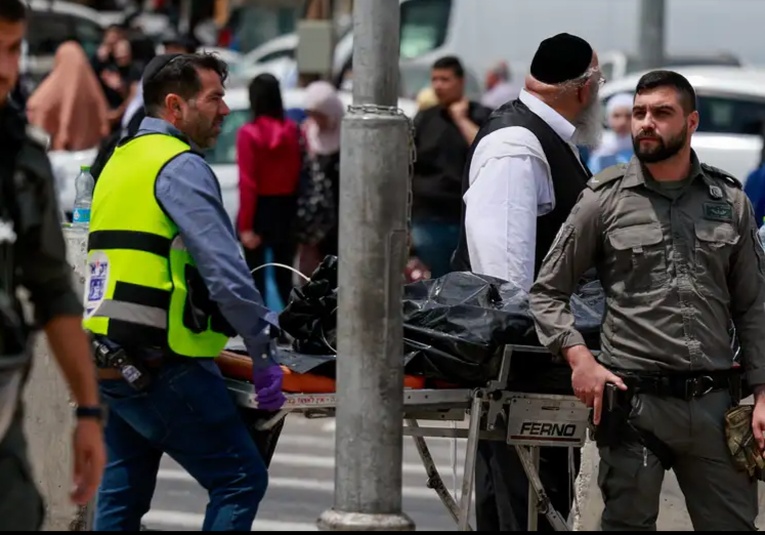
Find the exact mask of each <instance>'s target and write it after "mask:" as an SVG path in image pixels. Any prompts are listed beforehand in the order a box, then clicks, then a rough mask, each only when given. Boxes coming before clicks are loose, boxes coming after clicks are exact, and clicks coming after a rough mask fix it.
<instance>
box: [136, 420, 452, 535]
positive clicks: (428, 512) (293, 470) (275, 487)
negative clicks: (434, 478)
mask: <svg viewBox="0 0 765 535" xmlns="http://www.w3.org/2000/svg"><path fill="white" fill-rule="evenodd" d="M453 443H454V441H452V440H449V439H429V443H428V444H429V447H430V448H431V452H432V454H433V457H434V459H435V462H436V465H437V466H438V468H439V470H440V471H441V473H442V477H443V478H444V482H445V483H446V485H447V487H449V488H450V489H451V488H453V486H452V463H451V462H450V459H451V458H452V447H453V446H452V445H453ZM334 445H335V439H334V419H330V418H326V419H306V418H304V417H302V416H297V415H295V416H289V417H288V420H287V422H286V424H285V426H284V431H283V433H282V436H281V439H280V441H279V445H278V447H277V450H276V453H275V455H274V458H273V461H272V464H271V471H270V474H271V484H270V487H269V490H268V494H267V495H266V498H265V500H264V501H263V503H262V504H261V508H260V513H259V514H258V518H257V520H256V521H255V524H253V531H316V524H315V522H316V519H317V518H318V517H319V515H320V514H321V513H322V512H324V511H325V510H326V509H328V508H330V507H331V506H332V504H333V491H334V465H335V459H334ZM456 448H457V450H456V455H457V459H458V461H459V462H458V465H459V467H458V469H457V474H458V476H459V477H461V474H462V467H461V465H462V462H463V460H464V451H465V441H464V440H461V439H460V440H457V441H456ZM403 471H404V487H403V497H404V502H403V503H404V511H405V512H406V513H407V514H409V515H410V517H411V518H412V519H413V520H414V522H415V524H416V526H417V530H418V531H455V530H456V526H455V524H454V523H453V522H452V520H451V518H450V517H449V515H448V513H447V512H446V509H445V508H444V506H443V505H442V504H441V502H440V500H439V499H438V497H437V496H436V494H435V491H433V490H431V489H428V488H427V487H426V486H425V481H426V478H425V470H424V468H423V467H422V464H421V462H420V459H419V456H418V455H417V451H416V449H415V447H414V442H413V440H412V439H411V438H409V437H404V467H403ZM458 484H459V482H458ZM206 504H207V493H206V492H205V491H204V490H203V489H202V488H201V487H200V486H199V485H198V484H197V483H196V481H194V480H193V479H191V478H190V477H189V476H188V474H186V472H185V471H184V470H183V469H182V468H181V467H180V466H178V465H177V464H176V463H175V462H174V461H172V460H171V459H169V458H165V460H164V461H163V463H162V466H161V469H160V473H159V479H158V483H157V492H156V494H155V497H154V501H153V503H152V510H151V511H150V512H149V514H148V515H147V516H146V517H145V518H144V523H145V525H146V526H147V527H148V528H149V529H160V530H168V531H181V530H183V531H187V530H192V531H194V530H199V529H200V528H201V525H202V520H203V518H204V511H205V506H206Z"/></svg>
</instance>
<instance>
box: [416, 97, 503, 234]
mask: <svg viewBox="0 0 765 535" xmlns="http://www.w3.org/2000/svg"><path fill="white" fill-rule="evenodd" d="M491 111H492V110H490V109H489V108H487V107H485V106H482V105H481V104H478V103H477V102H470V106H469V108H468V117H469V118H470V120H471V121H472V122H473V123H475V124H476V126H478V127H480V126H482V125H483V124H484V123H485V122H486V121H487V120H488V118H489V115H491ZM414 129H415V146H416V147H417V161H416V162H415V165H414V178H413V179H412V193H413V199H412V217H413V218H427V219H438V220H443V221H444V222H447V223H459V222H460V213H461V210H462V171H463V169H464V168H465V164H466V163H467V156H468V151H469V150H470V144H469V143H468V142H467V140H466V139H465V136H463V135H462V132H460V129H459V127H458V126H457V125H456V124H455V123H454V121H453V120H452V119H451V117H450V116H449V112H448V111H447V110H446V109H445V108H443V107H441V106H434V107H432V108H428V109H426V110H424V111H422V112H420V113H418V114H417V116H416V117H415V118H414Z"/></svg>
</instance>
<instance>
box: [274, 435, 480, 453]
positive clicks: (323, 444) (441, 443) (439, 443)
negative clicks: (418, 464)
mask: <svg viewBox="0 0 765 535" xmlns="http://www.w3.org/2000/svg"><path fill="white" fill-rule="evenodd" d="M452 440H453V439H451V438H442V437H428V438H427V445H428V449H429V450H430V452H431V453H432V454H433V455H439V454H443V455H449V453H450V451H451V449H452ZM407 442H408V443H409V444H407ZM412 444H413V443H412V438H411V437H404V447H405V448H407V449H408V448H409V446H410V445H412ZM279 446H298V447H301V446H303V447H305V446H310V447H311V448H314V449H319V448H321V449H328V450H333V451H334V449H335V438H334V437H322V436H316V435H303V434H300V435H295V434H286V433H285V434H282V435H281V436H280V437H279V441H278V443H277V449H278V448H279ZM466 446H467V445H466V444H465V441H464V440H459V439H458V440H457V452H458V453H459V454H460V455H461V456H464V452H465V449H466Z"/></svg>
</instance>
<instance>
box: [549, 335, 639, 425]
mask: <svg viewBox="0 0 765 535" xmlns="http://www.w3.org/2000/svg"><path fill="white" fill-rule="evenodd" d="M563 356H564V357H565V358H566V360H567V361H568V363H569V365H570V366H571V386H573V388H574V394H575V395H576V397H577V398H579V400H580V401H581V402H582V403H584V404H585V405H587V406H588V407H592V409H593V414H592V421H593V423H594V424H595V425H598V424H599V423H600V413H601V410H602V407H603V390H604V389H605V387H606V383H613V384H615V385H616V386H617V387H618V388H620V389H621V390H627V385H625V384H624V381H622V379H621V377H619V376H618V375H615V374H613V373H611V372H610V371H608V369H606V368H605V367H604V366H602V365H600V364H599V363H598V361H597V360H595V357H594V356H593V355H592V353H591V352H590V350H589V349H587V348H586V347H585V346H573V347H568V348H566V349H564V350H563Z"/></svg>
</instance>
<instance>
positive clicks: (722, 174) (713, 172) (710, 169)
mask: <svg viewBox="0 0 765 535" xmlns="http://www.w3.org/2000/svg"><path fill="white" fill-rule="evenodd" d="M701 169H702V171H704V173H706V174H708V175H710V176H713V177H716V178H721V179H723V180H725V181H726V182H727V183H728V184H730V185H731V186H734V187H736V188H739V189H742V188H743V187H744V186H743V184H741V181H740V180H739V179H737V178H736V177H734V176H733V175H731V174H730V173H728V172H727V171H723V170H722V169H720V168H718V167H714V166H712V165H709V164H706V163H702V164H701Z"/></svg>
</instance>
